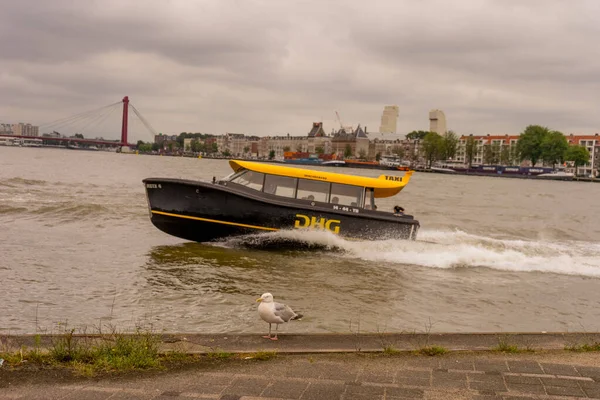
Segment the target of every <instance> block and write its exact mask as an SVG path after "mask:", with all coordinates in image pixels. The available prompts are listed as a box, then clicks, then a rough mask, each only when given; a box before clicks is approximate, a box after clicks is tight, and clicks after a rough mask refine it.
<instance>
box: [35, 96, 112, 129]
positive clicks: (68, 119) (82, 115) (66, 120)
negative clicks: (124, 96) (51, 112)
mask: <svg viewBox="0 0 600 400" xmlns="http://www.w3.org/2000/svg"><path fill="white" fill-rule="evenodd" d="M122 103H123V102H122V101H118V102H116V103H113V104H109V105H107V106H104V107H100V108H97V109H94V110H90V111H85V112H82V113H79V114H75V115H72V116H69V117H65V118H60V119H57V120H55V121H50V122H48V123H44V124H41V125H39V126H40V127H46V128H50V127H52V126H54V125H62V124H64V123H69V122H71V121H73V120H76V119H80V118H86V117H88V116H90V115H94V114H95V113H97V112H99V111H101V110H104V109H106V108H110V107H113V106H115V105H116V104H122Z"/></svg>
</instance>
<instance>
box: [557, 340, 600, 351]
mask: <svg viewBox="0 0 600 400" xmlns="http://www.w3.org/2000/svg"><path fill="white" fill-rule="evenodd" d="M565 350H567V351H574V352H577V353H584V352H591V351H600V343H598V342H595V343H592V344H587V343H586V344H575V345H572V346H565Z"/></svg>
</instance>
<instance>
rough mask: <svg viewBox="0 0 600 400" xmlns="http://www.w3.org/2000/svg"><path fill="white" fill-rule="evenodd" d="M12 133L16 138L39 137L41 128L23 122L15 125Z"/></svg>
mask: <svg viewBox="0 0 600 400" xmlns="http://www.w3.org/2000/svg"><path fill="white" fill-rule="evenodd" d="M12 131H13V135H15V136H39V127H37V126H35V125H31V124H24V123H22V122H19V123H18V124H13V125H12Z"/></svg>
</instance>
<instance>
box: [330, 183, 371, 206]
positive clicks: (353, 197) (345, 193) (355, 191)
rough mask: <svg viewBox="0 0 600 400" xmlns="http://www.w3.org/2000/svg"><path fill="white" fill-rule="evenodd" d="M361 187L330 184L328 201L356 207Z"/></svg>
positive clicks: (359, 200)
mask: <svg viewBox="0 0 600 400" xmlns="http://www.w3.org/2000/svg"><path fill="white" fill-rule="evenodd" d="M362 192H363V188H362V187H359V186H350V185H342V184H339V183H332V184H331V199H330V200H329V202H330V203H333V204H341V205H344V206H354V207H358V206H359V205H360V204H361V200H362Z"/></svg>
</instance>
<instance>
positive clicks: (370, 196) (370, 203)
mask: <svg viewBox="0 0 600 400" xmlns="http://www.w3.org/2000/svg"><path fill="white" fill-rule="evenodd" d="M374 194H375V192H374V191H373V189H372V188H366V189H365V208H366V209H368V210H377V206H375V196H374Z"/></svg>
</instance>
